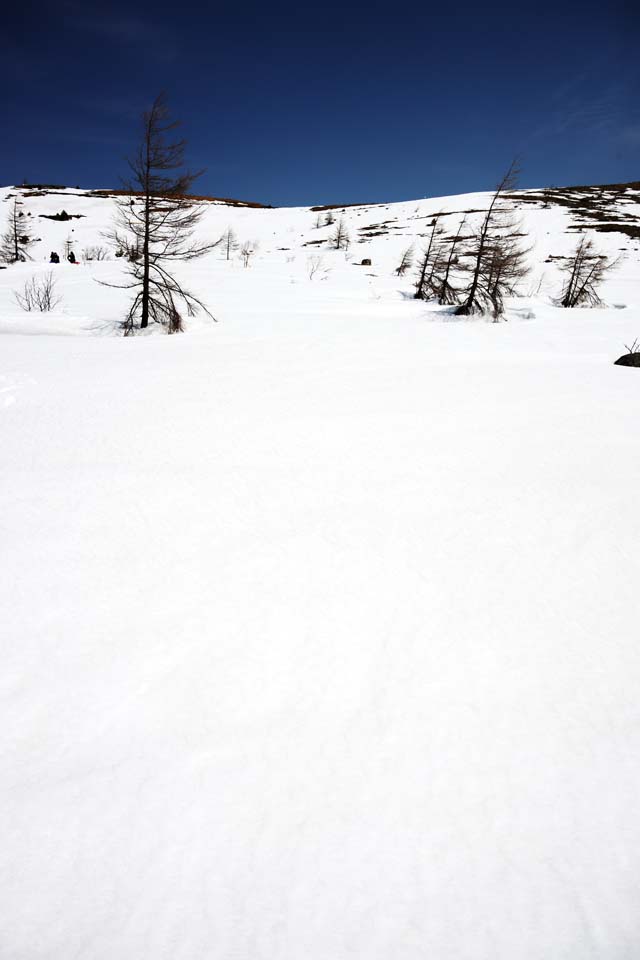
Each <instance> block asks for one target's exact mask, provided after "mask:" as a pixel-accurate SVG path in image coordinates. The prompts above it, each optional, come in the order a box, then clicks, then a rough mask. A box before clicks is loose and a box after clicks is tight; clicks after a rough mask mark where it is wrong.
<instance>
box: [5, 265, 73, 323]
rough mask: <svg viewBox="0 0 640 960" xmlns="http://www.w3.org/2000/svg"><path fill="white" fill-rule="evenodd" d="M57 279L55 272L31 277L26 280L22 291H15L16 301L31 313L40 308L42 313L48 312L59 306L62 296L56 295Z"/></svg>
mask: <svg viewBox="0 0 640 960" xmlns="http://www.w3.org/2000/svg"><path fill="white" fill-rule="evenodd" d="M55 287H56V281H55V279H54V276H53V273H52V272H51V271H49V273H45V274H43V275H42V276H40V277H31V279H29V280H27V281H25V285H24V287H23V289H22V292H21V293H18V292H17V291H14V294H13V295H14V297H15V299H16V303H17V304H18V306H20V307H21V308H22V309H23V310H26V311H28V312H29V313H30V312H31V311H32V310H34V311H35V310H39V311H40V313H48V312H49V311H50V310H53V309H54V308H55V307H57V306H58V304H59V303H60V301H61V300H62V297H59V296H57V295H56V292H55Z"/></svg>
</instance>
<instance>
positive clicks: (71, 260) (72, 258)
mask: <svg viewBox="0 0 640 960" xmlns="http://www.w3.org/2000/svg"><path fill="white" fill-rule="evenodd" d="M67 260H68V261H69V263H75V262H76V255H75V253H74V252H73V250H69V256H68V257H67Z"/></svg>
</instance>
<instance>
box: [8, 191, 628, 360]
mask: <svg viewBox="0 0 640 960" xmlns="http://www.w3.org/2000/svg"><path fill="white" fill-rule="evenodd" d="M0 196H2V198H3V202H2V203H0V215H2V214H4V217H5V218H6V217H7V216H8V215H9V212H10V209H11V206H12V202H13V198H15V197H17V198H18V200H19V202H20V206H19V209H20V211H21V213H23V214H24V216H25V218H26V219H25V221H24V222H25V223H28V224H29V226H30V228H31V232H32V234H33V235H34V237H36V238H38V242H37V243H35V244H33V245H32V246H31V247H30V248H29V249H30V254H31V256H32V258H33V261H32V262H31V263H26V264H23V265H16V266H13V267H12V268H11V269H10V270H6V271H5V270H0V332H23V333H27V332H31V331H47V332H54V331H57V332H59V333H82V334H110V335H112V334H117V333H118V332H119V331H118V328H117V324H118V322H119V321H121V320H122V317H123V314H124V313H125V312H126V304H127V302H128V299H129V294H128V293H127V292H126V291H119V290H116V289H113V288H109V287H104V286H103V287H97V285H96V281H104V282H106V283H121V282H123V281H124V280H126V272H125V266H124V264H123V263H122V261H118V260H116V259H115V258H114V255H113V250H112V249H109V248H108V244H107V242H106V240H105V235H106V234H107V233H108V232H109V231H110V229H112V226H113V217H114V198H113V197H112V196H109V195H100V194H96V193H90V192H87V191H80V190H63V189H57V190H55V189H53V190H52V189H44V190H38V189H15V188H5V189H4V190H2V191H1V192H0ZM516 198H517V199H516V200H515V203H514V206H515V208H516V211H517V214H518V216H519V217H520V218H521V220H522V224H523V229H524V231H525V232H526V233H527V240H526V244H527V246H530V247H531V252H530V263H531V265H532V267H533V269H532V272H531V274H530V276H529V277H528V278H527V280H526V281H525V283H524V285H523V288H522V290H521V291H520V292H521V294H523V297H522V298H518V299H516V300H513V301H512V302H511V305H510V309H509V311H508V314H507V315H508V316H509V317H510V318H511V319H516V318H517V317H518V316H520V317H525V318H527V319H531V313H532V311H533V313H536V315H538V314H540V313H542V314H544V315H545V316H546V315H547V307H548V305H549V303H550V302H551V301H552V300H553V298H554V297H557V295H558V293H559V290H560V286H561V277H560V274H559V271H558V263H557V261H555V262H554V260H553V258H555V257H561V256H566V255H568V254H569V253H570V252H571V250H572V249H573V248H574V247H575V244H576V242H577V240H578V238H579V236H580V234H579V232H578V231H580V230H582V229H586V231H587V235H588V236H589V237H591V238H592V239H593V240H594V243H595V245H596V247H597V249H598V250H599V251H601V252H603V253H606V254H608V255H609V256H611V257H612V258H613V259H615V258H616V257H621V258H622V259H621V264H620V266H619V268H618V269H617V270H616V271H615V272H614V273H613V274H612V275H610V278H609V280H608V281H607V283H606V285H605V287H604V291H603V296H604V301H605V303H606V304H607V305H608V306H609V307H621V306H625V307H626V306H633V305H634V304H637V303H639V302H640V186H638V185H630V186H628V187H626V188H622V189H621V188H616V187H613V188H609V189H607V188H583V189H573V190H557V191H552V192H550V193H547V194H544V195H543V194H542V193H541V192H539V191H523V192H518V193H517V194H516ZM488 200H489V195H488V194H485V193H479V194H465V195H463V196H458V197H440V198H436V199H426V200H419V201H410V202H405V203H390V204H376V205H373V206H353V207H345V208H336V209H334V210H332V214H333V216H334V217H336V219H339V218H341V217H342V218H344V221H345V223H346V226H347V228H348V231H349V234H350V238H351V244H350V247H349V250H348V253H347V254H346V255H345V253H344V252H343V251H336V250H332V249H331V248H330V243H329V240H330V237H331V234H332V233H333V231H334V229H335V227H331V226H323V227H320V228H317V227H316V226H315V224H316V222H317V220H318V212H317V211H316V210H315V209H309V208H276V209H270V208H259V207H258V208H253V207H244V206H231V205H228V204H225V203H222V202H217V203H210V202H203V207H204V209H205V213H204V216H203V220H202V223H201V225H200V227H199V231H198V236H199V237H200V238H202V239H204V240H207V241H212V240H216V239H217V238H218V237H220V236H221V235H222V234H223V233H224V232H225V230H226V229H227V228H228V227H229V226H231V227H232V229H233V230H234V232H235V234H236V236H237V238H238V241H239V242H240V243H242V242H244V241H245V240H253V241H256V242H257V245H258V246H257V252H256V254H255V255H254V256H253V257H252V259H251V261H250V262H251V266H250V268H249V269H248V270H245V269H244V267H243V264H242V260H241V258H240V256H239V254H238V253H237V252H236V253H235V254H234V256H233V257H232V259H231V260H230V261H227V260H226V253H225V251H224V249H223V248H222V247H219V248H217V249H216V250H214V251H213V252H212V253H211V254H210V255H209V256H208V257H206V258H204V259H203V260H199V261H196V262H194V263H192V264H189V265H186V266H184V267H183V268H182V271H181V277H183V278H184V279H185V280H186V281H187V282H188V284H189V285H190V286H191V287H193V289H194V290H195V291H196V292H197V293H198V294H199V295H200V296H201V297H202V298H203V299H204V300H205V301H206V302H207V304H208V305H209V306H210V308H211V309H212V311H213V313H214V315H215V316H216V318H217V319H218V320H221V321H224V322H225V323H233V324H238V323H239V322H240V321H241V318H244V317H246V316H247V315H248V316H250V317H252V318H253V317H257V315H258V314H261V313H262V314H263V317H264V319H265V325H266V324H267V323H268V321H267V316H268V315H269V314H270V312H271V310H272V309H275V310H276V311H277V314H278V316H279V317H286V316H288V315H289V314H290V313H293V314H296V315H297V314H298V313H299V312H300V311H301V310H302V311H304V312H309V311H310V312H312V313H313V314H314V315H317V314H318V313H319V312H320V313H324V312H328V313H329V314H332V315H333V314H335V312H336V310H339V309H340V308H341V306H344V309H345V310H347V311H348V312H351V311H352V310H356V311H357V312H360V311H361V310H362V311H364V315H369V314H370V313H371V312H372V311H373V312H374V313H375V314H381V315H383V316H389V317H398V319H401V318H402V317H416V316H422V317H429V318H433V315H434V308H433V307H431V306H430V307H429V308H428V309H425V306H424V304H412V303H410V302H408V300H407V298H409V299H410V298H411V296H412V293H413V279H414V278H413V276H412V275H411V272H409V273H407V275H406V276H405V277H403V278H398V277H396V275H395V268H396V267H397V266H398V263H399V262H400V258H401V256H402V252H403V250H405V249H406V248H407V247H408V246H410V245H413V246H414V248H415V250H416V252H419V250H420V248H421V246H422V245H423V244H424V243H425V242H426V239H427V237H428V234H429V231H430V224H431V222H432V220H433V215H434V214H438V213H441V214H442V217H441V220H440V223H441V225H442V226H443V228H444V229H445V232H446V234H448V235H451V234H453V233H455V230H456V229H457V226H458V224H459V222H460V220H461V218H462V216H464V215H466V217H467V223H468V224H469V226H470V227H473V226H474V224H475V223H477V222H478V221H479V220H480V219H481V218H482V212H483V211H484V210H486V207H487V203H488ZM545 204H548V206H547V207H546V208H545ZM62 211H65V212H66V213H67V214H68V215H69V216H70V217H72V218H73V219H70V220H64V221H56V220H50V219H47V218H48V217H50V216H52V215H53V216H55V215H58V214H60V213H61V212H62ZM324 215H325V214H322V213H321V217H322V216H324ZM0 226H1V222H0ZM618 231H622V232H618ZM66 241H69V242H70V245H71V248H72V249H73V251H74V253H75V256H76V258H77V259H78V260H79V261H80V262H79V264H78V265H71V264H68V263H66V262H64V249H65V242H66ZM96 245H98V246H103V247H104V248H105V251H108V252H107V256H108V257H109V259H108V260H106V261H100V262H96V261H91V262H86V261H85V260H84V259H83V254H84V252H85V251H86V250H87V249H88V248H90V247H95V246H96ZM52 250H53V251H56V252H57V253H58V254H59V255H60V257H61V260H62V261H63V262H62V263H60V264H59V265H57V266H56V269H55V276H56V279H57V293H58V294H59V295H60V296H61V297H62V300H61V303H60V305H59V307H58V309H57V310H56V311H55V312H54V314H53V315H48V316H46V317H40V316H38V317H35V316H25V314H24V312H23V311H22V310H20V308H19V307H18V306H17V304H16V301H15V296H14V291H15V290H20V289H21V286H22V285H23V284H24V280H25V278H27V277H29V276H31V275H32V274H33V273H34V272H36V273H40V274H42V273H47V272H49V270H50V269H51V268H50V265H49V262H48V261H49V254H50V252H51V251H52ZM313 259H316V260H317V259H321V261H322V262H321V264H319V265H318V266H317V269H316V272H315V275H314V276H313V278H311V279H310V277H309V274H310V272H311V261H312V260H313ZM365 259H370V260H371V262H372V265H371V267H370V268H369V267H362V266H361V265H360V264H361V261H362V260H365ZM527 295H528V296H527ZM532 298H533V299H534V300H535V303H532V302H531V300H532ZM536 307H537V312H536ZM263 311H264V313H263ZM558 318H559V319H562V315H561V314H558ZM566 320H567V318H566V317H565V318H564V322H566ZM203 323H204V326H206V327H209V326H210V321H206V322H205V321H203V320H202V319H201V320H200V321H195V322H194V321H191V322H188V324H187V325H188V326H189V327H190V328H191V329H192V330H194V329H197V328H199V327H201V326H202V325H203ZM265 332H267V331H266V329H265ZM618 346H619V345H618V344H613V343H612V349H613V350H614V352H615V350H616V349H617V348H618Z"/></svg>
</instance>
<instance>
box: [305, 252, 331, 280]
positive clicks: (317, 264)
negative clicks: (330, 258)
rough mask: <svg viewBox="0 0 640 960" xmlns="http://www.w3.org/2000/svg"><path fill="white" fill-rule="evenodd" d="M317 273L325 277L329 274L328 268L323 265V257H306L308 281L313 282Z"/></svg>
mask: <svg viewBox="0 0 640 960" xmlns="http://www.w3.org/2000/svg"><path fill="white" fill-rule="evenodd" d="M317 273H322V274H324V275H325V276H326V275H327V274H328V273H329V268H328V267H327V266H326V265H325V262H324V257H323V256H322V255H316V256H312V257H307V274H308V276H309V280H313V278H314V277H315V275H316V274H317Z"/></svg>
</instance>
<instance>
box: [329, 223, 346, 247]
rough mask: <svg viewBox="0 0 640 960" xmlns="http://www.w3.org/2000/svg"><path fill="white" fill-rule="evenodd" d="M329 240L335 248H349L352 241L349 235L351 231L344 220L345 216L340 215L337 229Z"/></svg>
mask: <svg viewBox="0 0 640 960" xmlns="http://www.w3.org/2000/svg"><path fill="white" fill-rule="evenodd" d="M329 242H330V243H331V246H332V247H333V249H334V250H347V249H348V247H349V243H350V242H351V241H350V237H349V231H348V230H347V225H346V224H345V222H344V217H340V219H339V221H338V224H337V226H336V229H335V230H334V232H333V233H332V234H331V237H330V238H329Z"/></svg>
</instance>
